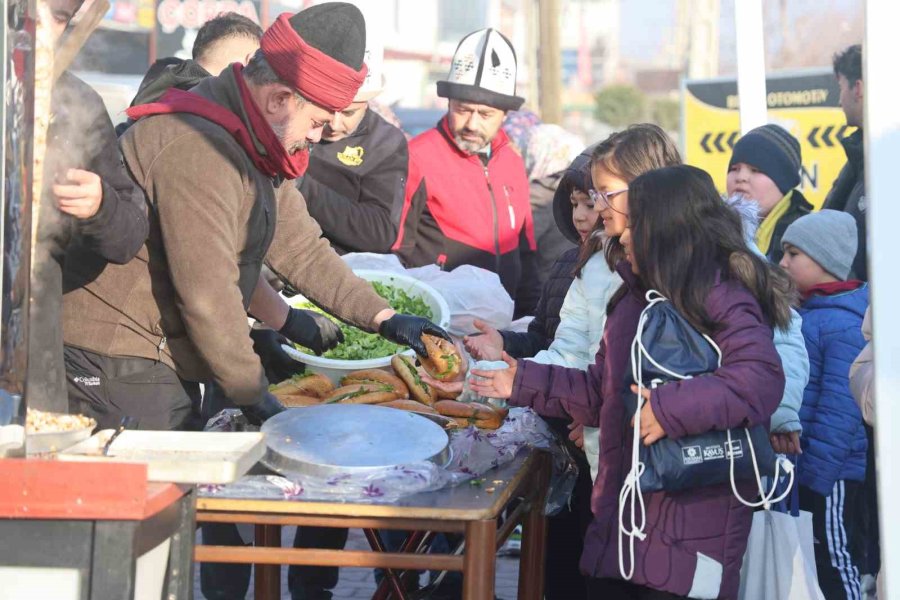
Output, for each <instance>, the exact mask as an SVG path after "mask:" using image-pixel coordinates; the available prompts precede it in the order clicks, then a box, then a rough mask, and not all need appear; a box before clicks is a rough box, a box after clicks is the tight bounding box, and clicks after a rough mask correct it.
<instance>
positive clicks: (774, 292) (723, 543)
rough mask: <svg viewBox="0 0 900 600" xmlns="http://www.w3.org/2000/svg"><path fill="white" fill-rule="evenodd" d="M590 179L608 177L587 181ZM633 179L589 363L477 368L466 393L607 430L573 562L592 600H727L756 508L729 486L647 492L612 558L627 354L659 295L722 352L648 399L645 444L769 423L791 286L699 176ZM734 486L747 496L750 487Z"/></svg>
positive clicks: (660, 173) (670, 171) (680, 170)
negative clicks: (711, 367)
mask: <svg viewBox="0 0 900 600" xmlns="http://www.w3.org/2000/svg"><path fill="white" fill-rule="evenodd" d="M594 183H595V187H598V186H597V184H598V183H599V184H601V185H602V184H603V183H604V181H603V180H602V179H601V178H598V177H597V176H596V174H595V176H594ZM606 183H607V184H608V183H609V182H608V181H607V182H606ZM627 183H629V191H628V193H627V194H625V193H622V194H619V196H627V201H626V205H624V206H622V205H618V206H620V207H621V208H622V209H623V210H621V212H620V213H618V214H622V215H627V216H628V221H627V222H626V223H625V225H626V226H625V227H624V229H623V230H622V233H621V234H620V235H619V236H615V238H616V239H615V243H616V244H617V245H618V248H613V250H614V251H620V252H621V255H622V256H624V260H621V261H619V262H618V264H617V265H616V271H617V272H618V274H619V276H620V277H621V278H622V280H623V285H622V286H621V287H620V288H619V290H617V291H616V293H615V294H614V295H613V297H612V299H611V300H610V302H609V305H608V308H607V315H608V318H607V321H606V324H605V328H604V333H603V340H602V342H601V344H600V349H599V351H598V352H597V356H596V358H595V361H594V364H592V365H591V366H590V367H589V368H588V370H587V371H583V370H581V369H572V368H565V367H562V366H556V365H553V366H550V365H541V364H535V363H533V362H528V361H520V362H518V363H516V364H515V366H514V367H512V368H510V369H508V370H506V371H478V370H476V371H473V375H476V376H478V377H480V378H484V379H483V380H481V381H479V380H472V381H471V382H470V385H471V386H472V388H473V389H474V390H475V391H477V392H478V393H480V394H483V395H486V396H490V397H503V396H506V397H508V398H509V402H510V404H511V405H514V406H527V407H531V408H533V409H534V410H535V411H536V412H538V413H539V414H541V415H546V416H551V417H569V418H572V419H573V420H575V421H577V422H579V423H584V424H591V425H600V426H601V428H602V432H603V435H602V438H601V452H600V470H599V474H598V477H597V480H596V481H595V483H594V489H593V494H592V510H593V515H594V518H593V521H592V523H591V525H590V527H589V529H588V532H587V535H586V538H585V541H584V554H583V555H582V558H581V562H580V566H581V569H582V571H583V572H585V573H587V574H589V575H590V577H591V578H590V579H589V580H588V594H587V597H588V598H590V599H591V600H595V599H596V600H599V599H601V598H622V599H629V600H668V599H677V598H708V599H726V598H735V597H737V593H738V584H739V579H740V567H741V561H742V558H743V554H744V550H745V548H746V544H747V537H748V535H749V532H750V524H751V518H752V510H751V509H750V508H749V507H748V506H745V505H744V504H742V503H741V501H739V500H738V499H737V498H736V497H735V496H734V495H733V492H732V489H731V486H730V485H729V484H728V483H724V484H716V485H707V486H703V487H698V488H690V489H686V490H683V491H679V492H669V491H658V492H651V493H645V494H644V495H643V498H644V502H645V506H646V512H645V521H644V526H643V527H642V528H641V529H642V531H643V534H644V535H643V536H642V537H640V538H639V539H636V540H635V545H634V552H633V554H632V555H631V558H630V560H628V561H627V562H628V564H630V566H631V570H630V571H628V570H627V569H623V566H622V564H621V562H620V561H621V560H622V556H623V548H622V546H621V545H620V543H617V540H618V539H619V534H620V526H621V523H622V520H621V519H622V516H621V514H620V491H621V490H622V488H623V485H624V483H625V479H626V474H627V473H628V471H629V468H630V467H631V455H630V452H629V449H630V448H631V445H632V440H633V435H634V433H633V429H632V427H631V426H630V425H629V423H628V419H627V418H626V404H625V402H624V401H623V398H624V397H625V395H626V394H628V393H632V394H633V393H635V391H636V389H637V388H636V387H635V386H632V385H631V384H632V382H633V380H632V378H631V375H632V371H631V357H630V355H631V349H632V348H631V346H632V341H633V339H634V338H635V332H636V330H637V328H638V323H639V319H640V316H641V313H642V311H643V309H644V308H645V307H646V305H647V300H646V295H645V294H646V292H647V291H648V290H650V289H653V290H657V291H658V292H659V293H660V294H662V295H663V296H665V297H666V298H669V299H670V301H671V302H672V304H673V305H674V307H675V308H676V309H677V310H678V312H679V313H680V314H681V315H682V316H683V317H684V318H685V319H686V320H687V321H689V322H690V323H691V324H692V325H693V326H694V327H695V328H697V329H698V330H700V331H701V332H704V333H706V334H708V335H709V336H711V338H712V340H713V341H714V342H715V344H716V345H717V347H718V348H720V350H721V353H722V359H721V367H719V368H717V369H716V370H715V371H713V372H712V373H708V374H705V375H703V376H698V377H695V378H693V379H689V380H685V381H679V382H676V383H664V384H662V385H660V386H658V387H656V388H654V389H653V390H652V391H651V390H647V389H645V390H644V394H643V396H644V398H645V399H646V402H645V403H644V404H643V407H642V409H641V420H640V425H641V427H640V433H639V435H640V440H639V441H640V443H643V444H644V445H646V446H650V445H652V444H654V443H656V442H657V441H659V440H660V439H662V438H664V437H667V436H670V437H672V438H675V439H677V438H680V437H684V436H686V435H696V434H700V433H705V432H708V431H712V430H723V429H729V428H734V427H739V426H752V425H756V424H759V423H765V422H767V421H768V419H769V418H770V416H771V415H772V414H773V412H774V411H775V409H776V408H777V406H778V404H779V401H780V399H781V395H782V392H783V390H784V373H783V370H782V367H781V360H780V358H779V356H778V353H777V352H776V350H775V346H774V343H773V341H772V337H773V327H784V326H785V325H786V324H787V323H788V322H789V321H790V318H791V316H790V297H789V295H788V293H787V292H788V291H789V290H790V284H789V282H788V281H787V279H786V276H785V274H784V273H783V272H781V271H780V270H778V269H777V268H776V267H774V265H771V264H768V263H767V262H766V261H765V260H764V259H763V258H761V257H759V256H758V255H756V254H755V253H754V252H753V251H752V250H751V249H750V248H749V247H748V246H747V244H746V241H745V239H744V231H743V226H742V222H741V218H740V217H739V216H738V214H737V213H736V212H735V211H734V210H732V209H731V208H730V207H729V206H728V205H726V204H725V203H724V202H723V201H722V199H721V197H720V196H719V194H718V192H717V191H716V188H715V186H714V185H713V182H712V179H711V178H710V177H709V175H708V174H707V173H705V172H703V171H701V170H699V169H696V168H694V167H689V166H684V165H679V166H673V167H664V168H661V169H655V170H653V171H650V172H647V173H644V174H642V175H640V176H639V177H637V178H635V179H634V180H630V181H628V182H627ZM601 189H602V188H601ZM614 189H618V188H614ZM598 191H599V190H598ZM603 191H604V192H607V193H608V192H609V191H610V190H609V189H606V190H603ZM609 200H610V209H612V208H617V206H616V197H615V196H613V197H612V198H610V199H609ZM615 218H616V217H615V216H613V217H612V218H610V219H608V220H607V223H610V222H611V221H613V219H615ZM620 222H621V220H620ZM612 231H613V232H615V231H616V230H615V229H613V230H612ZM609 245H610V242H607V256H609V255H610V248H609ZM509 371H512V380H511V381H510V380H509V379H508V377H509ZM737 485H738V490H739V491H740V493H741V495H742V496H743V497H745V498H746V497H751V492H752V491H753V490H754V489H755V486H756V483H755V482H751V481H746V480H745V481H740V482H738V484H737Z"/></svg>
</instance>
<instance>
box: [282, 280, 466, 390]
mask: <svg viewBox="0 0 900 600" xmlns="http://www.w3.org/2000/svg"><path fill="white" fill-rule="evenodd" d="M354 273H356V274H357V275H358V276H359V277H362V278H363V279H365V280H367V281H370V282H372V285H373V287H375V291H376V292H378V294H379V295H380V296H382V297H383V298H385V299H386V300H387V301H388V304H390V305H391V307H392V308H393V309H394V310H396V311H397V312H398V313H405V314H413V315H418V316H420V317H425V318H428V319H431V320H432V321H433V322H434V323H436V324H438V325H440V326H441V327H444V328H446V327H447V326H448V325H449V324H450V307H449V306H448V305H447V301H446V300H444V298H443V296H441V294H440V293H439V292H438V291H437V290H435V289H434V288H433V287H431V286H430V285H428V284H427V283H424V282H421V281H419V280H418V279H415V278H414V277H410V276H408V275H401V274H398V273H391V272H388V271H375V270H368V269H359V270H355V271H354ZM286 301H287V302H288V304H290V305H291V306H292V307H294V308H306V309H310V310H316V311H318V312H321V313H323V314H327V313H325V311H323V310H321V309H320V308H318V307H317V306H315V305H314V304H312V303H311V302H310V301H309V300H307V299H306V298H305V297H304V296H303V295H300V294H298V295H296V296H293V297H291V298H286ZM330 318H332V320H333V321H334V322H335V323H337V324H338V325H339V326H340V327H341V330H342V331H343V332H344V341H343V342H342V343H341V344H339V345H338V346H337V347H336V348H334V349H332V350H329V351H328V352H325V353H324V354H323V355H322V356H316V355H315V354H313V353H312V352H311V351H310V350H308V349H307V348H304V347H302V346H299V345H297V346H294V347H293V348H291V347H288V346H284V348H285V351H287V352H288V353H289V354H290V355H291V357H292V358H294V359H296V360H298V361H300V362H302V363H304V364H305V365H306V367H307V369H308V370H309V371H312V372H313V373H321V374H322V375H325V376H326V377H328V378H330V379H331V380H332V381H334V382H335V383H337V382H338V381H340V379H341V378H342V377H343V376H344V375H346V374H347V373H350V372H352V371H358V370H360V369H389V368H390V364H391V357H392V356H394V355H395V354H397V353H399V352H403V353H404V354H409V355H412V354H413V351H412V350H410V349H409V348H406V347H404V346H398V345H397V344H394V343H393V342H390V341H388V340H386V339H384V338H383V337H381V336H380V335H378V334H377V333H366V332H365V331H362V330H361V329H358V328H356V327H353V326H352V325H347V324H346V323H342V322H340V321H338V320H337V319H335V318H333V317H330Z"/></svg>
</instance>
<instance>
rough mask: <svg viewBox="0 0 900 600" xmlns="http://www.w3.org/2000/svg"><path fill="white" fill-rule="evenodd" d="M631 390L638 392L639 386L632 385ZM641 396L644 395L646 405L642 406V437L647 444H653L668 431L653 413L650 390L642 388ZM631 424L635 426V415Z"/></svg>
mask: <svg viewBox="0 0 900 600" xmlns="http://www.w3.org/2000/svg"><path fill="white" fill-rule="evenodd" d="M631 391H632V392H634V393H635V394H637V391H638V387H637V386H636V385H633V386H631ZM641 396H643V397H644V405H643V406H642V407H641V439H642V440H643V441H644V445H645V446H652V445H653V444H655V443H656V442H658V441H659V440H661V439H663V438H664V437H666V431H665V429H663V428H662V425H660V424H659V421H657V420H656V415H654V414H653V408H651V406H650V390H648V389H647V388H643V389H641ZM631 426H632V427H634V417H632V419H631Z"/></svg>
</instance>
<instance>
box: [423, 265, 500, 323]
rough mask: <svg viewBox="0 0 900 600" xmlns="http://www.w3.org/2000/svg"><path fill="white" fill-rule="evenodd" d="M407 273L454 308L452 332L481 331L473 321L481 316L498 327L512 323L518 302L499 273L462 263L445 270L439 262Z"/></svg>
mask: <svg viewBox="0 0 900 600" xmlns="http://www.w3.org/2000/svg"><path fill="white" fill-rule="evenodd" d="M407 275H409V276H411V277H415V278H416V279H419V280H420V281H424V282H425V283H427V284H428V285H430V286H431V287H433V288H434V289H436V290H437V291H438V292H440V294H441V295H442V296H443V297H444V300H446V301H447V305H448V306H449V307H450V327H448V328H447V331H449V332H450V333H451V334H452V335H456V336H463V335H468V334H470V333H474V332H475V331H477V330H476V329H475V325H473V324H472V322H473V321H474V320H475V319H481V320H482V321H484V322H485V323H487V324H488V325H490V326H491V327H494V328H496V329H506V328H507V327H509V324H510V323H511V322H512V315H513V307H514V303H513V300H512V298H510V296H509V294H508V293H507V292H506V288H504V287H503V284H502V283H500V278H499V277H498V276H497V274H496V273H493V272H491V271H487V270H485V269H481V268H479V267H473V266H471V265H462V266H460V267H456V268H455V269H453V270H452V271H449V272H448V271H441V270H440V269H439V268H438V267H437V265H428V266H425V267H418V268H416V269H408V270H407Z"/></svg>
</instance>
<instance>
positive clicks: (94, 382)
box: [72, 377, 100, 387]
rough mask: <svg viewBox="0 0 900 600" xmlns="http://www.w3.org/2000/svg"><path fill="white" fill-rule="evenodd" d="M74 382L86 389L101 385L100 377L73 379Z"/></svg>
mask: <svg viewBox="0 0 900 600" xmlns="http://www.w3.org/2000/svg"><path fill="white" fill-rule="evenodd" d="M72 381H74V382H75V383H79V384H81V385H83V386H85V387H96V386H98V385H100V378H99V377H73V378H72Z"/></svg>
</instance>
